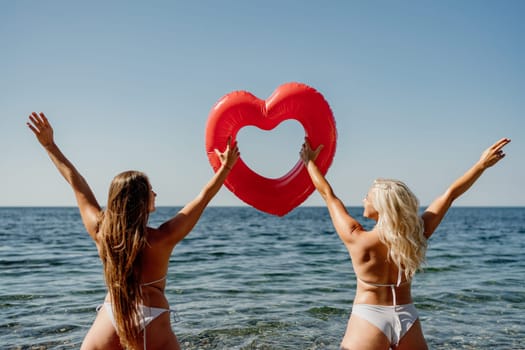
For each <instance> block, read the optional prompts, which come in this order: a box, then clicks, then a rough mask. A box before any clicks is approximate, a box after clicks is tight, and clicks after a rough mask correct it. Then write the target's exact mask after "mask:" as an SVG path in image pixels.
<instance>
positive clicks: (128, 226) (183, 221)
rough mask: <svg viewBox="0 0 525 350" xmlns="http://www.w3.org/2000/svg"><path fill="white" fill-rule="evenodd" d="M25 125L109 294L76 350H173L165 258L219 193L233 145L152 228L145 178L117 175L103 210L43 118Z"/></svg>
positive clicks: (175, 346)
mask: <svg viewBox="0 0 525 350" xmlns="http://www.w3.org/2000/svg"><path fill="white" fill-rule="evenodd" d="M27 125H28V127H29V128H30V129H31V130H32V131H33V133H34V134H35V136H36V137H37V139H38V141H39V142H40V144H41V145H42V146H43V147H44V149H45V150H46V151H47V153H48V155H49V157H50V158H51V160H52V162H53V163H54V165H55V166H56V167H57V169H58V170H59V172H60V173H61V174H62V176H63V177H64V178H65V179H66V181H67V182H68V183H69V184H70V185H71V187H72V189H73V192H74V194H75V197H76V201H77V204H78V208H79V210H80V215H81V217H82V221H83V223H84V226H85V227H86V230H87V232H88V233H89V235H90V236H91V238H92V239H93V240H94V241H95V244H96V246H97V249H98V253H99V256H100V258H101V260H102V262H103V267H104V277H105V281H106V285H107V288H108V293H107V295H106V298H105V301H104V304H103V305H101V307H100V308H99V311H98V314H97V317H96V319H95V321H94V323H93V325H92V327H91V329H90V330H89V332H88V333H87V335H86V337H85V338H84V341H83V343H82V347H81V349H82V350H90V349H93V350H95V349H146V348H147V349H180V347H179V344H178V341H177V337H176V336H175V333H173V330H172V328H171V321H170V313H171V312H172V310H170V307H169V304H168V300H167V299H166V296H165V295H164V289H165V287H166V275H167V272H168V265H169V259H170V255H171V253H172V251H173V248H174V247H175V245H176V244H177V243H178V242H180V241H181V240H182V239H183V238H184V237H185V236H186V235H187V234H188V233H189V232H190V231H191V230H192V228H193V227H194V226H195V224H196V223H197V221H198V220H199V218H200V216H201V214H202V212H203V211H204V209H205V208H206V206H207V205H208V203H209V202H210V200H211V199H212V198H213V197H214V196H215V194H217V192H218V191H219V189H220V188H221V186H222V184H223V183H224V180H225V179H226V177H227V176H228V173H229V172H230V170H231V168H232V167H233V165H234V164H235V162H236V161H237V159H238V158H239V150H238V148H237V145H236V144H234V145H230V142H229V141H228V145H227V147H226V150H225V151H224V152H223V153H221V152H219V151H218V150H215V153H216V154H217V156H218V157H219V159H220V161H221V164H222V166H221V168H220V169H219V170H218V171H217V172H216V173H215V174H214V176H213V177H212V178H211V180H210V181H209V182H208V183H207V184H206V185H205V186H204V188H203V189H202V191H201V192H200V193H199V195H198V196H197V197H196V198H195V199H193V200H192V201H191V202H190V203H188V204H187V205H186V206H184V208H182V209H181V210H180V211H179V212H178V213H177V214H176V215H175V216H174V217H173V218H171V219H169V220H168V221H166V222H164V223H163V224H162V225H160V226H159V227H158V228H152V227H149V226H147V225H148V219H149V215H150V213H151V212H153V211H154V210H155V196H156V193H155V192H154V191H153V189H152V187H151V185H150V183H149V180H148V178H147V177H146V175H145V174H144V173H141V172H138V171H126V172H123V173H121V174H119V175H117V176H116V177H115V178H114V179H113V181H112V182H111V185H110V189H109V195H108V202H107V207H106V209H105V210H102V209H101V207H100V206H99V204H98V202H97V200H96V199H95V196H94V195H93V192H92V191H91V189H90V187H89V185H88V183H87V182H86V180H85V179H84V178H83V177H82V176H81V175H80V173H79V172H78V171H77V169H76V168H75V167H74V166H73V164H72V163H71V162H70V161H69V160H68V159H67V158H66V157H65V156H64V155H63V153H62V152H61V151H60V149H59V148H58V146H57V145H56V144H55V141H54V137H53V128H52V127H51V125H50V123H49V121H48V120H47V118H46V116H45V115H44V114H43V113H40V114H37V113H34V112H33V113H32V114H31V115H30V116H29V122H28V123H27Z"/></svg>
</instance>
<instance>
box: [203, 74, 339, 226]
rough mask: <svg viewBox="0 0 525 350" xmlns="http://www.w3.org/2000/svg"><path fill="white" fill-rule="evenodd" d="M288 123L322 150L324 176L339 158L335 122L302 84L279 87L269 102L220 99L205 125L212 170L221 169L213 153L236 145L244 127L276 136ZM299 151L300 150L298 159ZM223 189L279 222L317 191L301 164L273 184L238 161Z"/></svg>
mask: <svg viewBox="0 0 525 350" xmlns="http://www.w3.org/2000/svg"><path fill="white" fill-rule="evenodd" d="M288 119H295V120H297V121H298V122H299V123H301V125H302V126H303V127H304V130H305V133H306V136H307V137H308V140H309V141H310V144H311V146H312V148H313V149H315V148H317V146H319V145H321V144H322V145H324V146H323V150H322V151H321V153H320V154H319V156H318V157H317V159H316V161H315V163H316V164H317V166H318V167H319V170H320V171H321V172H322V173H323V174H326V172H327V171H328V168H329V167H330V165H331V163H332V160H333V158H334V155H335V148H336V141H337V131H336V128H335V120H334V117H333V114H332V111H331V109H330V106H329V105H328V103H327V102H326V101H325V99H324V98H323V96H322V95H321V94H320V93H319V92H317V91H316V90H315V89H313V88H312V87H310V86H307V85H304V84H300V83H287V84H284V85H281V86H279V87H278V88H277V89H276V90H275V92H274V93H273V94H272V95H271V96H270V97H269V98H268V99H267V100H266V101H265V100H261V99H259V98H257V97H255V96H254V95H252V94H250V93H249V92H246V91H234V92H232V93H229V94H227V95H225V96H224V97H222V98H221V99H220V100H219V101H218V102H217V103H216V104H215V106H214V107H213V108H212V110H211V112H210V115H209V118H208V123H207V125H206V151H207V152H208V158H209V160H210V164H211V165H212V167H213V170H214V171H217V170H218V169H219V168H220V166H221V162H220V160H219V158H218V157H217V155H216V154H215V152H214V150H215V149H219V150H221V151H223V150H224V149H225V148H226V145H227V141H228V137H229V136H231V137H232V143H233V141H235V139H236V136H237V133H238V131H239V130H240V129H241V128H243V127H245V126H248V125H253V126H256V127H258V128H260V129H263V130H272V129H274V128H275V127H276V126H277V125H279V124H280V123H281V122H283V121H284V120H288ZM240 146H242V145H240ZM299 150H300V149H299V147H298V148H297V153H299ZM241 153H242V148H241ZM225 185H226V187H227V188H228V189H229V190H230V191H231V192H233V193H234V194H235V195H236V196H237V197H239V198H240V199H241V200H242V201H244V202H245V203H247V204H249V205H251V206H253V207H254V208H256V209H259V210H261V211H264V212H266V213H269V214H273V215H278V216H283V215H285V214H287V213H288V212H290V211H291V210H292V209H294V208H295V207H297V206H298V205H300V204H301V203H302V202H304V201H305V200H306V199H307V198H308V196H310V194H312V192H313V191H314V189H315V187H314V185H313V184H312V181H311V180H310V176H309V175H308V172H307V170H306V168H305V167H304V166H303V164H302V161H301V159H299V160H298V162H297V163H296V164H295V166H294V167H293V168H292V169H291V170H290V171H289V172H288V173H287V174H286V175H284V176H282V177H280V178H278V179H269V178H266V177H263V176H261V175H259V174H257V173H255V172H254V171H253V170H251V169H250V168H249V167H248V166H247V165H246V164H245V163H244V162H243V161H242V158H240V159H239V160H237V163H235V165H234V167H233V169H232V170H231V172H230V174H229V175H228V178H227V179H226V181H225Z"/></svg>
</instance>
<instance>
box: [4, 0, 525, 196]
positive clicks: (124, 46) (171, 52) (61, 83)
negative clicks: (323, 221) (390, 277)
mask: <svg viewBox="0 0 525 350" xmlns="http://www.w3.org/2000/svg"><path fill="white" fill-rule="evenodd" d="M524 15H525V1H520V0H517V1H510V0H508V1H483V0H471V1H467V0H466V1H456V0H453V1H452V0H450V1H447V0H443V1H441V0H440V1H282V0H280V1H184V2H181V1H111V2H110V1H65V0H64V1H53V0H52V1H24V0H21V1H1V2H0V47H1V54H0V118H1V119H0V149H1V153H0V167H1V168H0V170H1V172H0V173H1V174H2V175H1V179H2V181H1V185H0V206H18V205H23V206H25V205H35V206H47V205H74V204H75V202H74V198H73V195H72V193H71V191H70V189H69V187H68V186H67V184H66V183H65V182H64V180H63V179H62V178H61V177H60V176H59V174H58V172H57V171H56V170H55V168H54V167H53V166H52V164H51V162H50V161H49V159H48V157H47V155H46V154H45V152H44V151H43V150H42V149H41V148H40V146H39V145H38V143H37V141H36V140H35V139H34V137H33V135H32V134H31V133H30V131H29V130H28V129H27V128H26V126H25V121H26V118H27V115H28V114H29V113H30V112H31V111H44V112H45V113H46V114H47V116H48V117H49V118H50V120H51V122H52V123H53V125H54V128H55V137H56V141H57V143H58V144H59V146H60V147H61V148H62V150H63V151H64V153H65V154H66V155H67V156H68V157H69V158H70V159H71V160H72V161H73V162H74V164H75V165H76V166H77V168H78V169H79V170H80V172H81V173H82V174H83V175H84V176H85V177H86V178H87V180H88V182H89V183H90V184H91V186H92V187H93V190H94V191H95V194H96V196H97V197H98V199H99V201H100V202H101V204H102V205H104V204H105V201H106V195H107V188H108V186H109V183H110V181H111V179H112V177H113V176H114V175H115V174H117V173H118V172H120V171H123V170H127V169H139V170H143V171H145V172H146V173H147V174H148V175H149V177H150V180H151V182H152V184H153V187H154V189H155V190H156V192H157V193H158V197H157V204H158V205H181V204H184V203H186V202H187V201H189V200H190V199H191V198H193V196H195V195H196V194H197V193H198V192H199V191H200V189H201V187H202V186H203V185H204V184H205V183H206V182H207V181H208V179H209V178H210V177H211V176H212V170H211V167H210V166H209V164H208V160H207V157H206V153H205V150H204V134H205V125H206V120H207V118H208V113H209V111H210V109H211V107H212V106H213V105H214V103H215V102H216V101H217V100H218V99H219V98H220V97H222V96H223V95H225V94H226V93H228V92H231V91H233V90H248V91H250V92H252V93H253V94H255V95H257V96H259V97H261V98H266V97H268V96H269V95H270V94H271V93H272V92H273V91H274V89H275V88H276V87H277V86H279V85H281V84H283V83H285V82H290V81H299V82H303V83H306V84H309V85H311V86H313V87H314V88H316V89H317V90H319V91H320V92H321V93H322V94H323V95H324V96H325V98H326V99H327V100H328V102H329V103H330V105H331V107H332V110H333V112H334V115H335V119H336V122H337V126H338V135H339V138H338V149H337V152H336V156H335V158H334V162H333V165H332V167H331V168H330V170H329V172H328V175H327V177H328V179H329V180H330V181H331V183H332V185H333V187H334V189H335V191H336V193H337V194H338V195H339V196H340V197H341V198H342V199H343V201H344V202H345V203H346V204H347V205H361V199H362V198H363V196H364V194H365V193H366V192H367V189H368V187H369V185H370V184H371V182H372V181H373V179H374V178H376V177H391V178H399V179H401V180H403V181H405V182H406V183H407V184H408V185H409V186H410V187H411V188H412V189H413V190H414V192H415V193H416V194H417V195H418V197H419V198H420V201H421V203H422V204H423V205H426V204H428V203H429V202H430V201H431V200H432V199H433V198H434V197H435V196H436V195H438V194H440V193H441V192H442V191H443V190H444V189H445V188H446V187H447V186H448V185H449V184H450V182H451V181H453V180H454V179H455V178H456V177H457V176H459V175H461V174H462V173H463V172H464V171H465V170H466V169H467V168H468V167H470V166H471V165H472V164H473V163H474V162H475V161H476V160H477V159H478V158H479V155H480V153H481V151H482V150H484V149H485V148H486V147H488V146H489V145H491V144H492V143H493V142H495V141H496V140H498V139H499V138H501V137H510V138H511V139H512V140H513V142H512V143H511V144H510V145H508V146H507V149H506V151H507V158H505V159H504V160H503V161H502V162H501V163H500V164H499V165H498V166H497V167H496V168H493V169H490V170H489V171H488V172H487V173H486V174H485V175H484V176H483V177H482V178H481V179H480V181H479V182H478V183H477V184H476V185H475V187H474V189H473V190H471V191H470V192H469V193H467V194H466V195H465V196H464V197H463V198H461V199H460V200H459V201H458V203H457V204H458V205H481V206H491V205H520V206H523V205H525V185H524V180H525V162H524V155H525V144H524V142H525V115H524V110H525V69H524V62H525V21H524V20H523V18H524ZM303 133H304V132H303V130H302V128H301V127H300V125H299V124H297V123H296V122H286V123H285V124H284V125H282V126H281V127H280V128H278V129H276V130H274V131H273V132H263V131H258V130H257V129H255V128H244V129H242V130H241V132H240V134H239V136H238V140H239V146H240V148H241V154H242V157H243V159H244V160H245V161H246V163H247V164H248V165H250V166H252V167H253V168H254V169H255V170H257V171H259V172H260V173H261V174H263V175H267V176H270V177H278V176H280V175H282V174H284V173H286V172H287V171H288V169H289V168H291V167H292V166H293V165H294V164H295V162H296V161H297V159H298V152H299V149H300V146H301V143H302V139H303ZM321 204H322V202H321V200H320V197H319V196H318V195H317V194H313V195H312V196H311V197H310V198H309V199H308V200H307V202H305V205H321ZM212 205H244V204H243V203H242V202H241V201H240V200H238V199H237V198H236V197H235V196H234V195H233V194H231V193H230V192H229V191H228V190H227V189H226V188H223V189H222V190H221V191H220V193H219V194H218V195H217V197H216V198H215V199H214V200H213V202H212Z"/></svg>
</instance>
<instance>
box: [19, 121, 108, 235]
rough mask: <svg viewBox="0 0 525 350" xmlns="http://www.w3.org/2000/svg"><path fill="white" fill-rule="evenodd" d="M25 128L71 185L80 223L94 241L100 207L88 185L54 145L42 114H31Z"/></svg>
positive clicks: (49, 126)
mask: <svg viewBox="0 0 525 350" xmlns="http://www.w3.org/2000/svg"><path fill="white" fill-rule="evenodd" d="M27 126H28V127H29V129H31V130H32V131H33V133H34V134H35V136H36V138H37V140H38V142H40V144H41V145H42V147H44V149H45V150H46V151H47V154H48V155H49V158H51V161H52V162H53V164H55V166H56V167H57V169H58V171H59V172H60V174H62V176H63V177H64V179H66V181H67V182H68V183H69V184H70V185H71V188H72V189H73V192H74V194H75V197H76V200H77V205H78V208H79V210H80V215H81V217H82V222H83V223H84V226H85V227H86V230H87V232H88V233H89V235H90V236H91V237H92V238H93V239H94V240H95V238H96V230H97V220H98V215H99V213H100V206H99V205H98V202H97V200H96V199H95V196H94V195H93V192H92V191H91V189H90V188H89V185H88V183H87V182H86V180H85V179H84V178H83V177H82V175H80V173H79V172H78V171H77V169H76V168H75V167H74V166H73V164H72V163H71V162H70V161H69V160H68V159H67V158H66V156H64V154H63V153H62V151H60V149H59V148H58V146H57V145H56V144H55V140H54V137H53V128H52V127H51V124H50V123H49V121H48V120H47V118H46V116H45V115H44V113H39V114H37V113H35V112H33V113H31V114H30V115H29V121H28V122H27Z"/></svg>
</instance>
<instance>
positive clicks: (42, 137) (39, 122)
mask: <svg viewBox="0 0 525 350" xmlns="http://www.w3.org/2000/svg"><path fill="white" fill-rule="evenodd" d="M29 120H30V121H31V122H27V123H26V124H27V126H28V127H29V129H31V131H33V133H34V134H35V136H36V138H37V139H38V142H40V144H41V145H42V146H43V147H44V148H47V147H49V146H51V145H53V143H54V139H53V128H52V127H51V124H49V121H48V120H47V118H46V116H45V115H44V113H42V112H40V113H39V114H37V113H36V112H33V113H31V114H30V115H29Z"/></svg>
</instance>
